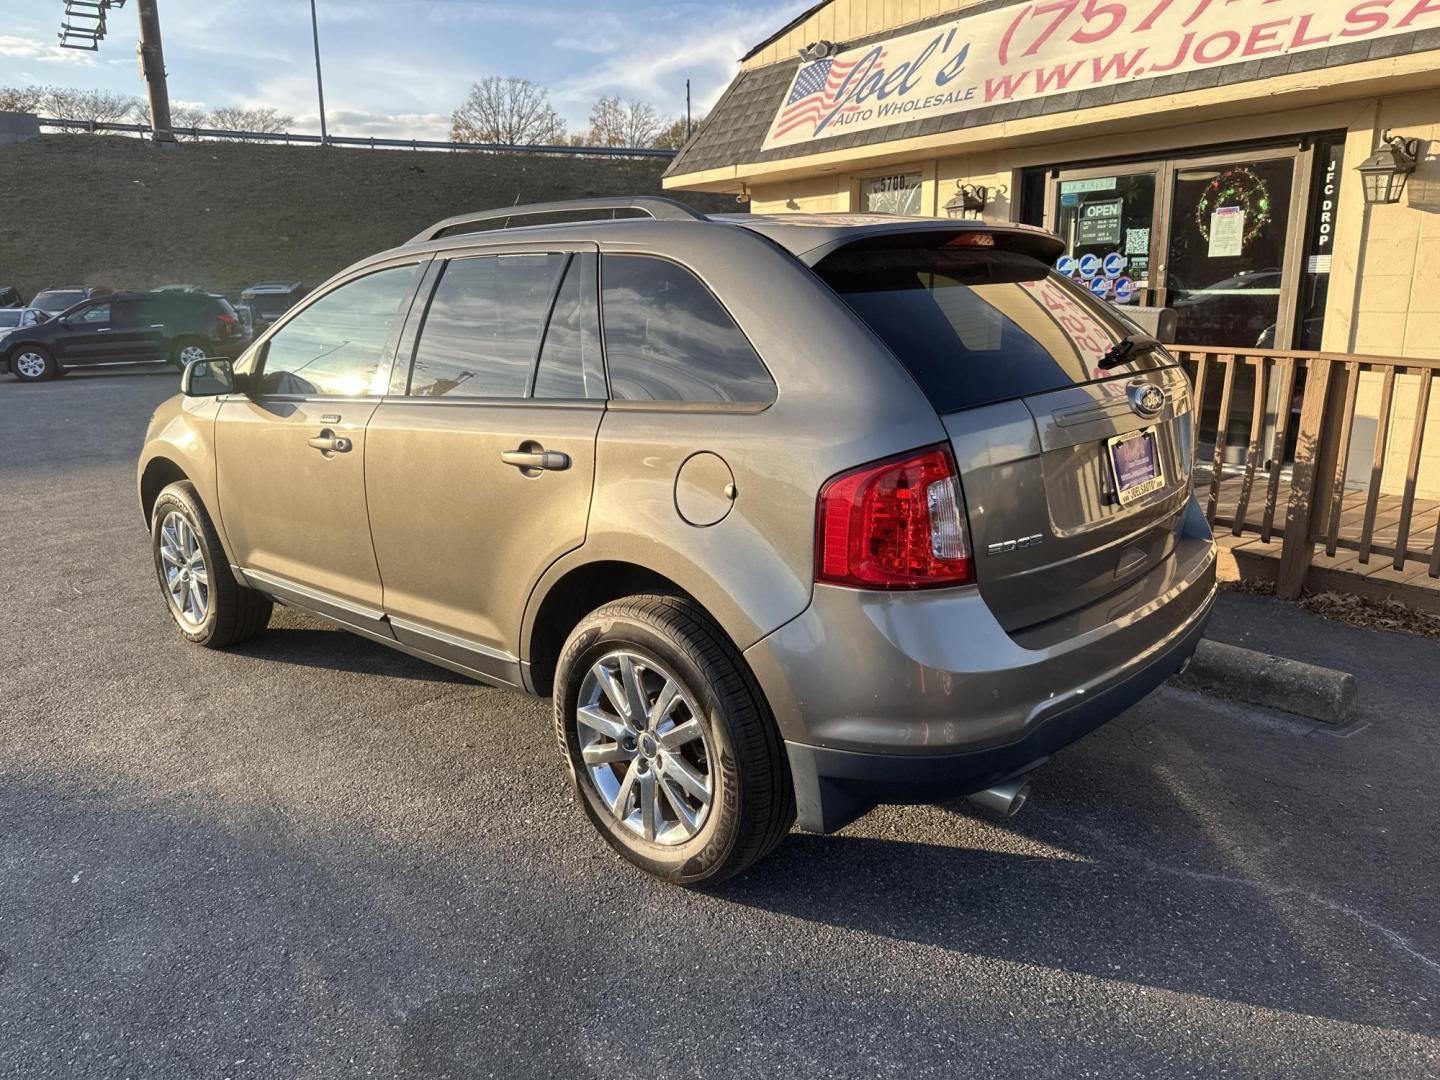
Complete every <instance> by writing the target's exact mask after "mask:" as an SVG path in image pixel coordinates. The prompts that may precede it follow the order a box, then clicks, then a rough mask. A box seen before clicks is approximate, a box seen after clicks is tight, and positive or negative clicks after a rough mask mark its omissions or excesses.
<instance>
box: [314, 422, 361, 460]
mask: <svg viewBox="0 0 1440 1080" xmlns="http://www.w3.org/2000/svg"><path fill="white" fill-rule="evenodd" d="M309 443H310V445H311V446H313V447H314V448H315V449H316V450H319V451H320V452H321V453H323V454H348V453H349V452H350V448H351V447H352V446H354V445H355V444H354V443H352V442H351V441H350V440H349V439H347V438H345V437H344V436H343V435H340V436H337V435H336V434H335V433H334V432H333V431H331V430H330V429H329V428H326V429H325V430H324V431H322V432H320V434H319V435H317V436H316V437H315V438H313V439H310V440H309Z"/></svg>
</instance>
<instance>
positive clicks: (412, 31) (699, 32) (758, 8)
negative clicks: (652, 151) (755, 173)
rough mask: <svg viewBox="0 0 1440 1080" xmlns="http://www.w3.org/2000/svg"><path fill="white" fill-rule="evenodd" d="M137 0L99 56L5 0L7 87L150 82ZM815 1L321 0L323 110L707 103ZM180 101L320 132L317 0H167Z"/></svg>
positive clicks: (357, 127)
mask: <svg viewBox="0 0 1440 1080" xmlns="http://www.w3.org/2000/svg"><path fill="white" fill-rule="evenodd" d="M134 6H135V5H134V3H133V0H132V2H131V3H129V4H127V5H126V6H125V8H124V9H122V10H120V11H118V12H112V13H111V16H110V35H109V37H108V38H107V39H106V40H105V42H103V43H102V44H101V46H100V51H99V52H98V53H87V52H76V51H73V50H69V49H61V48H59V46H58V43H57V40H56V34H57V31H58V30H59V26H60V15H61V12H62V11H63V9H64V2H63V0H4V3H3V7H4V14H3V17H0V85H9V84H15V83H55V84H59V85H64V86H75V87H84V88H92V87H93V88H102V89H109V90H118V91H122V92H125V93H135V94H139V93H142V92H143V86H142V85H141V83H140V81H139V77H138V74H137V67H136V60H135V52H134V48H135V38H136V24H135V12H134V10H133V9H134ZM806 6H808V3H807V0H790V2H778V3H760V2H756V0H729V2H725V0H722V2H719V3H714V4H710V3H705V2H704V0H698V2H692V0H671V2H666V0H629V2H628V3H623V4H621V3H606V4H586V3H581V2H578V0H533V2H529V3H526V2H511V0H499V2H490V0H320V4H319V10H320V45H321V51H322V58H323V60H324V65H325V106H326V113H327V115H328V118H329V122H330V130H331V132H332V133H333V134H337V135H352V134H353V135H397V136H409V137H415V138H445V137H447V136H448V134H449V115H450V112H451V110H452V109H454V108H455V106H456V105H457V104H458V103H459V102H460V100H461V99H462V98H463V97H464V94H465V91H466V89H467V88H468V87H469V85H470V83H471V82H473V81H474V80H476V79H478V78H481V77H483V76H485V75H519V76H523V77H524V78H528V79H532V80H534V81H535V82H538V83H540V84H542V85H543V86H545V87H547V88H548V89H549V91H550V95H551V100H552V101H553V102H554V104H555V106H556V108H558V109H559V110H560V112H561V114H562V115H564V116H565V118H566V119H567V120H568V121H569V122H570V124H571V126H572V127H581V126H583V125H584V122H585V118H586V117H587V116H588V115H589V111H590V105H591V103H592V102H593V101H594V100H595V98H596V97H598V96H600V95H601V94H619V95H621V96H623V97H626V98H630V97H638V98H641V99H643V100H647V101H650V102H651V103H652V104H654V105H655V107H656V108H657V109H659V110H660V111H661V112H662V113H664V114H666V115H672V116H673V115H679V114H681V113H682V112H683V111H684V107H685V79H686V78H687V77H688V78H689V79H691V81H692V84H693V92H694V96H695V102H696V107H697V111H700V110H703V108H704V107H705V106H708V105H709V104H711V103H712V102H713V101H714V100H715V98H716V97H718V96H719V94H720V92H721V91H722V90H723V89H724V88H725V86H726V84H727V83H729V81H730V79H731V77H732V76H733V75H734V72H735V70H736V62H737V60H738V59H739V57H740V56H742V55H743V54H744V53H745V52H746V50H747V49H748V48H749V47H750V46H751V45H752V44H754V43H755V42H756V41H757V40H759V39H760V38H763V37H765V36H766V35H768V34H769V33H771V32H772V31H773V30H775V29H777V28H779V27H780V26H781V25H783V24H784V23H785V22H786V21H788V20H789V19H790V18H791V17H793V16H794V15H795V14H796V13H797V12H798V11H800V10H801V9H803V8H804V7H806ZM160 20H161V27H162V31H163V34H164V42H165V60H166V67H167V69H168V71H169V81H170V97H171V100H172V101H175V102H183V103H193V104H203V105H206V106H209V107H214V106H218V105H246V106H271V107H274V108H277V109H280V110H281V111H282V112H286V113H290V114H291V115H293V116H294V117H295V118H296V124H295V128H294V130H296V131H318V130H319V122H318V114H317V107H316V103H315V81H314V67H313V63H314V61H313V56H312V53H311V44H310V7H309V3H308V0H160Z"/></svg>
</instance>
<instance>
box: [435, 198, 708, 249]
mask: <svg viewBox="0 0 1440 1080" xmlns="http://www.w3.org/2000/svg"><path fill="white" fill-rule="evenodd" d="M581 210H612V211H613V210H642V211H644V212H645V213H647V214H649V215H650V216H651V217H652V218H654V219H655V220H656V221H708V220H709V219H708V218H707V217H706V216H705V215H704V214H702V213H700V211H698V210H696V209H695V208H694V207H690V206H686V205H685V204H684V203H682V202H678V201H676V200H675V199H666V198H664V197H662V196H660V195H635V196H631V197H628V198H623V199H562V200H560V201H558V202H546V203H530V204H528V205H525V206H503V207H499V208H497V209H494V210H478V211H476V212H475V213H473V214H456V215H455V216H454V217H448V218H446V219H445V220H444V221H437V222H436V223H435V224H434V225H431V226H430V227H429V228H428V229H425V230H424V231H422V232H420V233H418V234H416V236H415V237H413V238H412V239H411V241H410V243H412V244H423V243H425V242H426V241H428V240H438V239H439V238H440V237H441V236H443V235H445V233H447V232H449V231H450V230H451V229H457V228H459V227H460V226H461V225H473V224H474V223H476V222H479V221H496V220H500V219H504V221H505V224H504V225H502V226H500V227H501V228H502V229H508V228H509V227H510V219H511V218H518V217H543V216H544V215H546V214H567V213H574V212H576V211H581ZM597 216H598V215H597ZM532 224H533V223H532Z"/></svg>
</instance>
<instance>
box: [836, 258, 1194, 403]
mask: <svg viewBox="0 0 1440 1080" xmlns="http://www.w3.org/2000/svg"><path fill="white" fill-rule="evenodd" d="M815 272H816V273H817V274H819V275H820V277H821V278H822V279H823V280H824V281H825V282H826V284H828V285H829V286H830V287H831V288H833V289H834V290H835V291H836V292H837V293H839V294H840V296H841V297H842V298H843V299H844V300H845V302H846V303H847V304H849V305H850V307H851V308H852V309H853V310H854V311H855V313H856V314H857V315H859V316H860V317H861V318H862V319H864V320H865V322H866V323H868V324H869V326H870V328H871V329H872V330H874V331H875V333H876V334H878V335H879V336H880V337H881V338H882V339H883V340H884V342H885V344H887V345H889V346H890V348H891V350H892V351H893V352H894V353H895V355H896V357H897V358H898V359H899V360H900V362H901V363H902V364H904V365H905V367H906V368H907V369H908V370H909V371H910V374H911V375H912V376H914V378H915V381H916V382H918V383H919V384H920V387H921V389H923V390H924V391H925V393H926V395H927V396H928V397H929V398H930V401H931V403H932V404H933V405H934V406H935V408H936V409H937V410H938V411H940V412H952V411H954V410H956V409H964V408H969V407H970V406H973V405H983V404H985V403H987V402H991V401H1002V400H1005V399H1007V398H1015V397H1025V396H1028V395H1030V394H1038V393H1043V392H1045V391H1048V390H1057V389H1060V388H1061V387H1064V386H1069V385H1074V384H1077V383H1086V382H1092V381H1095V380H1099V379H1111V378H1116V377H1118V376H1124V375H1129V374H1133V373H1134V372H1136V371H1142V370H1149V369H1152V368H1156V367H1163V366H1166V365H1168V364H1170V363H1173V361H1171V360H1170V359H1169V358H1168V357H1167V356H1165V355H1164V354H1163V353H1161V354H1153V353H1147V354H1142V355H1139V356H1136V357H1135V358H1134V359H1133V360H1131V361H1129V362H1127V363H1123V364H1117V365H1116V366H1114V367H1112V368H1110V369H1108V370H1106V369H1103V368H1101V367H1100V362H1101V360H1102V359H1103V358H1104V356H1105V354H1106V353H1107V352H1108V351H1109V350H1110V348H1111V347H1112V346H1113V345H1114V344H1115V343H1116V342H1117V341H1119V340H1120V339H1121V338H1123V337H1125V336H1127V335H1129V334H1133V333H1135V332H1136V327H1135V326H1133V325H1132V324H1130V323H1129V322H1128V321H1127V320H1123V319H1121V318H1120V317H1119V316H1118V315H1117V314H1116V313H1115V312H1114V310H1113V309H1111V308H1110V307H1109V306H1108V305H1106V304H1103V303H1101V302H1100V301H1098V300H1096V299H1094V298H1093V297H1091V296H1090V294H1089V293H1087V292H1086V291H1085V290H1083V289H1081V288H1079V287H1077V286H1076V285H1075V284H1074V283H1072V282H1070V281H1068V280H1066V279H1065V278H1063V277H1061V276H1060V275H1059V274H1057V273H1055V272H1054V271H1053V270H1051V269H1050V268H1049V267H1047V266H1046V265H1045V264H1044V263H1042V262H1041V261H1040V260H1039V259H1037V258H1035V257H1033V256H1031V255H1027V254H1023V253H1020V252H1015V251H1005V250H1001V249H1000V248H990V247H969V246H966V247H953V246H950V247H947V246H945V245H944V244H943V243H942V244H940V245H939V246H936V242H935V240H934V239H933V238H927V237H925V236H923V235H922V236H917V237H899V238H896V237H887V238H883V239H882V241H881V242H880V243H875V242H861V243H856V244H851V245H849V246H848V247H844V248H841V249H840V250H839V251H837V252H835V253H834V254H833V255H830V256H828V257H826V258H825V259H823V260H821V262H820V263H819V264H818V265H817V266H816V267H815Z"/></svg>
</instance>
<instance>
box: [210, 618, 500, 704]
mask: <svg viewBox="0 0 1440 1080" xmlns="http://www.w3.org/2000/svg"><path fill="white" fill-rule="evenodd" d="M229 651H230V652H234V653H239V654H240V655H242V656H249V657H253V658H254V659H256V660H267V661H272V662H274V663H279V664H296V665H299V666H302V667H313V668H325V669H327V670H330V671H348V672H355V673H358V674H365V675H384V676H389V677H390V678H395V679H419V680H423V681H426V682H437V683H463V684H466V685H470V686H475V685H479V684H478V682H477V681H476V680H474V679H469V678H466V677H465V676H464V675H457V674H456V673H455V672H453V671H449V670H447V669H446V668H442V667H437V666H436V665H434V664H431V663H427V662H426V661H424V660H420V659H418V658H416V657H413V656H410V655H409V654H407V653H402V652H400V651H399V650H397V649H392V648H390V647H389V646H387V645H381V644H380V643H379V642H375V641H370V640H368V639H366V638H363V637H360V636H359V635H358V634H352V633H350V632H349V631H347V630H342V629H340V628H339V627H337V626H332V625H330V624H329V623H326V622H324V621H323V620H321V619H317V618H312V617H311V616H309V615H305V614H302V613H300V612H297V611H292V610H290V609H287V608H278V607H277V608H276V609H275V614H274V615H272V616H271V617H270V626H269V628H268V629H267V630H266V631H265V633H263V634H261V635H260V636H259V637H257V638H255V639H254V640H253V641H250V642H247V643H246V644H244V645H240V646H237V647H235V648H233V649H231V650H229Z"/></svg>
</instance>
